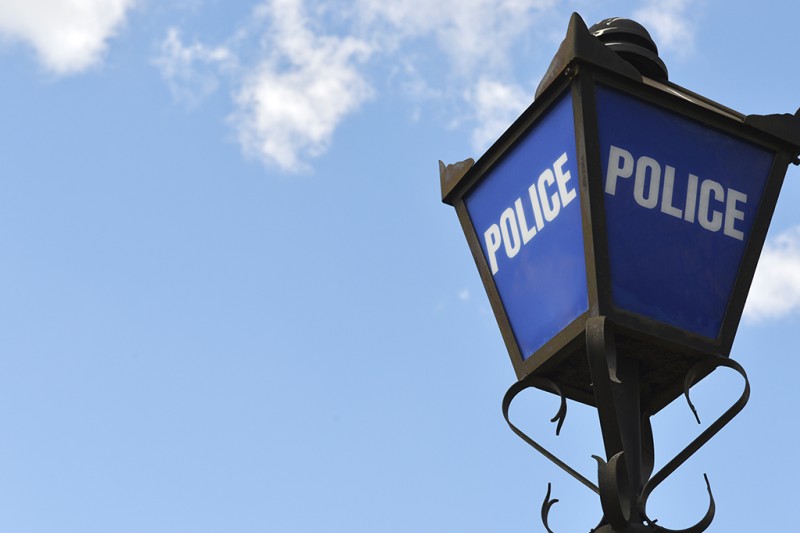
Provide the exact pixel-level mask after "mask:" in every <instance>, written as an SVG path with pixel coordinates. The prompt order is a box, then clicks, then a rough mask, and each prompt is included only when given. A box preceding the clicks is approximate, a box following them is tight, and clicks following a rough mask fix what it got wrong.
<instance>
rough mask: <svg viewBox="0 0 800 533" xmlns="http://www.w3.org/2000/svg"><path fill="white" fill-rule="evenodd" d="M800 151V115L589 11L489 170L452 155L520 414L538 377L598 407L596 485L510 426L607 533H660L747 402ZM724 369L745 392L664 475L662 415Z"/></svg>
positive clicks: (456, 195) (573, 25)
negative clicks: (664, 513)
mask: <svg viewBox="0 0 800 533" xmlns="http://www.w3.org/2000/svg"><path fill="white" fill-rule="evenodd" d="M799 153H800V117H798V116H796V115H769V116H761V115H743V114H741V113H738V112H736V111H734V110H732V109H729V108H727V107H725V106H722V105H720V104H718V103H716V102H713V101H711V100H709V99H707V98H705V97H703V96H700V95H698V94H696V93H694V92H692V91H690V90H688V89H685V88H683V87H681V86H679V85H676V84H675V83H672V82H671V81H669V79H668V72H667V68H666V66H665V65H664V63H663V62H662V61H661V59H660V58H659V57H658V50H657V47H656V45H655V43H654V42H653V40H652V38H651V37H650V35H649V33H648V32H647V30H645V29H644V28H643V27H642V26H641V25H639V24H637V23H636V22H633V21H631V20H627V19H607V20H604V21H602V22H601V23H599V24H596V25H595V26H593V27H592V28H591V29H589V28H587V27H586V25H585V24H584V22H583V20H582V19H581V18H580V17H579V16H578V15H577V14H574V15H573V16H572V18H571V20H570V24H569V28H568V31H567V35H566V38H565V39H564V41H563V43H562V44H561V46H560V48H559V50H558V52H557V53H556V55H555V57H554V59H553V61H552V63H551V65H550V67H549V68H548V71H547V73H546V75H545V77H544V79H543V80H542V82H541V84H540V86H539V88H538V89H537V91H536V97H535V99H534V101H533V103H532V104H531V105H530V107H529V108H528V109H527V110H526V111H525V112H524V113H523V114H522V115H521V116H520V117H519V118H518V119H517V120H516V121H515V122H514V123H513V124H512V125H511V126H510V127H509V128H508V130H507V131H506V132H505V133H503V135H502V136H501V137H500V138H499V139H498V141H497V142H496V143H495V144H494V145H493V146H492V147H491V148H489V150H488V151H487V152H486V153H485V154H484V155H483V156H482V157H481V158H480V159H479V160H478V161H477V162H475V163H474V164H472V161H471V160H470V161H467V162H463V163H461V164H458V165H450V166H445V165H443V164H440V171H441V172H440V175H441V188H442V199H443V201H444V202H445V203H447V204H449V205H452V206H453V207H455V210H456V213H457V215H458V219H459V220H460V222H461V226H462V228H463V231H464V235H465V236H466V239H467V243H468V244H469V247H470V250H471V251H472V256H473V258H474V260H475V264H476V266H477V268H478V271H479V273H480V276H481V279H482V281H483V284H484V287H485V289H486V293H487V295H488V297H489V301H490V302H491V306H492V309H493V311H494V315H495V318H496V319H497V323H498V325H499V327H500V331H501V333H502V338H503V340H504V343H505V347H506V349H507V351H508V354H509V356H510V358H511V362H512V365H513V367H514V370H515V372H516V376H517V379H518V381H517V383H515V384H514V385H513V386H512V387H511V389H509V391H508V394H507V395H506V397H505V399H504V402H503V409H504V414H505V415H506V419H507V420H508V406H509V405H510V403H511V401H512V400H513V398H514V396H515V395H516V394H517V393H518V392H520V391H521V390H522V389H524V388H527V387H537V388H540V389H544V390H547V391H550V392H554V393H556V394H559V395H560V396H561V397H562V405H563V410H564V412H565V409H566V403H565V402H566V400H567V399H571V400H575V401H579V402H582V403H585V404H588V405H591V406H594V407H596V408H597V410H598V415H599V417H600V421H601V428H602V432H603V441H604V445H605V457H597V459H598V479H597V481H596V482H595V481H593V480H589V479H586V478H584V477H583V476H581V475H580V474H578V473H577V472H575V471H574V470H573V469H571V468H570V467H569V466H568V465H566V464H565V463H563V462H561V461H560V460H559V459H558V458H557V457H555V455H553V454H552V453H550V452H549V451H548V450H545V449H544V448H542V447H541V446H540V445H539V444H538V443H536V442H535V441H533V439H531V438H530V437H529V436H527V435H525V434H523V433H522V432H521V431H519V430H518V429H517V428H516V426H514V425H513V424H512V423H511V421H510V420H508V422H509V425H510V426H511V428H512V429H513V430H514V431H515V432H516V433H517V434H519V435H520V436H521V437H523V438H524V439H526V441H527V442H528V443H529V444H531V445H532V446H534V447H535V448H536V449H537V450H539V451H540V452H542V453H544V454H545V455H546V456H547V457H548V458H550V459H551V460H553V461H555V462H556V464H558V465H559V466H561V467H562V468H563V469H564V470H566V471H567V472H568V473H569V474H571V475H573V476H574V477H576V478H577V479H578V480H579V481H580V482H582V483H583V484H584V485H586V486H587V487H588V488H590V489H591V490H594V491H595V492H597V493H598V494H599V496H600V500H601V504H602V509H603V518H602V519H601V522H600V525H599V526H598V529H596V531H598V532H611V531H645V530H647V531H652V530H653V529H652V528H653V527H655V526H652V525H653V524H655V521H654V520H650V518H649V517H648V516H647V512H646V501H647V496H649V494H650V492H652V490H653V489H654V488H655V486H656V485H658V484H659V483H660V482H661V481H663V479H664V478H665V477H666V476H668V475H669V474H670V473H671V472H672V471H674V469H675V468H677V466H679V464H681V463H682V462H683V461H685V460H686V459H687V458H688V456H689V455H691V454H692V453H694V451H696V449H697V448H699V447H700V446H702V444H704V443H705V441H707V440H708V439H710V438H711V437H712V436H713V434H714V433H716V432H717V431H719V429H720V428H721V427H722V425H724V424H725V423H727V421H729V420H730V419H731V418H733V416H735V414H736V413H738V412H739V411H740V410H741V408H743V407H744V403H746V401H747V397H748V395H749V385H748V384H747V383H746V375H745V373H744V370H742V369H741V367H740V366H739V365H738V364H737V363H735V362H734V361H732V360H731V359H730V358H729V354H730V350H731V345H732V344H733V340H734V336H735V334H736V330H737V327H738V324H739V320H740V318H741V315H742V309H743V307H744V304H745V300H746V298H747V293H748V290H749V288H750V284H751V281H752V279H753V274H754V272H755V268H756V264H757V262H758V257H759V254H760V252H761V249H762V247H763V244H764V239H765V237H766V234H767V229H768V227H769V223H770V219H771V217H772V213H773V210H774V208H775V204H776V202H777V199H778V194H779V192H780V189H781V184H782V181H783V178H784V175H785V174H786V171H787V168H788V165H789V164H790V163H792V162H794V163H798V159H797V156H798V154H799ZM719 366H726V367H730V368H733V369H734V370H736V371H738V372H739V373H740V374H741V375H742V377H743V378H744V379H745V392H744V393H743V394H742V396H741V397H740V400H739V401H738V402H737V403H736V404H734V405H733V406H732V407H731V409H729V411H728V412H726V414H725V415H723V417H722V419H721V420H719V421H717V423H716V424H715V425H712V427H710V428H709V429H710V430H712V431H706V432H704V433H703V434H701V435H700V437H698V440H696V441H694V442H693V443H692V444H690V446H689V447H687V449H686V450H684V452H682V454H679V456H678V457H676V459H675V460H673V461H671V462H670V463H668V464H667V466H666V467H665V469H666V470H663V469H662V471H660V472H657V473H655V474H653V466H652V463H653V461H652V450H653V446H652V431H651V430H650V422H649V419H650V417H651V416H652V415H654V414H656V413H657V412H658V411H659V410H661V409H662V408H663V407H664V406H666V405H667V404H669V403H670V402H671V401H673V400H674V399H675V398H677V397H678V396H680V395H682V394H684V393H685V394H686V397H687V398H689V389H690V388H691V386H692V385H694V384H695V383H696V382H698V381H699V380H701V379H702V378H703V377H704V376H706V375H707V374H709V373H710V372H711V371H713V370H714V369H716V368H717V367H719ZM559 414H563V413H561V412H560V413H559ZM557 418H558V417H557ZM561 421H563V420H561ZM561 421H560V422H561ZM560 422H559V426H560ZM708 490H709V494H711V492H710V487H709V489H708ZM549 496H550V495H549V491H548V495H547V497H546V498H545V503H544V505H543V509H542V516H543V518H544V520H545V526H546V527H547V529H548V531H550V529H549V526H548V525H547V512H546V511H547V510H549V506H550V505H552V503H548V502H552V501H551V500H550V499H549ZM711 501H712V504H711V505H710V507H709V513H707V515H706V517H704V519H703V520H702V521H701V522H700V523H699V524H698V526H696V529H694V530H691V531H703V530H704V529H705V528H706V527H707V526H708V524H710V521H711V519H712V518H713V512H714V505H713V497H712V500H711ZM706 522H707V523H706ZM657 527H658V529H660V530H663V531H668V530H667V529H665V528H664V527H662V526H660V525H659V526H657ZM642 528H649V529H642ZM687 531H688V530H687Z"/></svg>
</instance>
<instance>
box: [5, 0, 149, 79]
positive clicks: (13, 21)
mask: <svg viewBox="0 0 800 533" xmlns="http://www.w3.org/2000/svg"><path fill="white" fill-rule="evenodd" d="M135 3H136V0H72V1H69V2H65V1H64V0H24V1H21V0H0V35H2V36H3V37H5V38H6V39H7V40H10V41H12V42H13V41H20V42H23V43H25V44H27V45H29V46H31V47H33V49H34V50H35V51H36V55H37V56H38V58H39V61H40V62H41V64H42V65H43V66H44V67H45V68H46V69H47V70H48V71H50V72H52V73H54V74H56V75H68V74H74V73H77V72H81V71H84V70H86V69H87V68H89V67H91V66H92V65H95V64H97V63H98V62H99V61H100V60H101V59H102V57H103V54H104V53H105V51H106V48H107V42H108V40H109V39H110V38H111V37H113V36H114V35H115V34H116V33H117V32H118V31H119V29H120V28H121V27H122V25H123V24H124V22H125V17H126V15H127V13H128V11H129V10H130V9H131V8H132V7H133V6H134V4H135Z"/></svg>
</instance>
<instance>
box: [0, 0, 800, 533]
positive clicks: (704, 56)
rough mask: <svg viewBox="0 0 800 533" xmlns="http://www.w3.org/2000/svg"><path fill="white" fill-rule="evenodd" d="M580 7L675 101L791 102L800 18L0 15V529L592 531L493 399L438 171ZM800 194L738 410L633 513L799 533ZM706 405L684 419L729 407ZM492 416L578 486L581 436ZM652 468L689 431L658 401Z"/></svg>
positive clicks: (784, 202) (539, 65)
mask: <svg viewBox="0 0 800 533" xmlns="http://www.w3.org/2000/svg"><path fill="white" fill-rule="evenodd" d="M573 11H577V12H579V13H580V14H581V15H582V16H583V17H584V19H585V20H586V21H587V23H589V24H592V23H594V22H596V21H599V20H601V19H603V18H607V17H611V16H624V17H630V18H634V19H636V20H638V21H640V22H642V23H643V24H644V25H645V26H647V27H648V28H649V29H650V31H651V33H652V34H653V37H654V39H655V40H656V42H657V43H658V45H659V47H660V50H661V56H662V58H663V59H664V61H665V62H666V64H667V66H668V68H669V70H670V79H671V80H673V81H675V82H676V83H679V84H681V85H683V86H686V87H689V88H691V89H692V90H695V91H697V92H699V93H701V94H704V95H707V96H709V97H710V98H712V99H715V100H717V101H719V102H721V103H724V104H726V105H728V106H729V107H732V108H734V109H737V110H739V111H741V112H744V113H785V112H794V110H795V109H797V107H798V106H800V73H798V70H797V68H796V66H795V63H796V47H797V44H796V42H797V39H796V24H797V20H798V18H799V17H798V15H800V7H798V5H797V4H796V3H794V2H789V1H780V2H762V3H760V4H758V5H757V6H753V5H751V4H746V3H737V2H723V1H721V0H666V1H662V2H653V1H648V0H643V1H636V2H621V1H613V2H603V3H602V5H601V6H600V5H598V3H597V2H590V1H588V0H571V1H557V0H460V1H455V0H439V1H438V2H427V1H422V0H408V1H399V2H394V3H386V2H380V1H378V0H355V1H353V2H347V3H336V2H314V1H310V0H268V1H264V2H257V1H248V2H245V1H233V0H231V1H226V2H223V1H220V0H174V1H172V2H155V1H152V0H74V1H72V2H64V1H60V0H27V1H26V2H19V1H18V0H0V67H1V68H2V83H0V99H1V100H2V102H3V105H2V106H0V165H1V166H0V168H1V169H2V180H0V265H2V266H1V267H0V273H2V275H0V300H1V301H2V302H3V304H2V305H1V306H0V340H1V341H2V346H3V350H2V357H0V529H2V530H4V531H11V532H15V533H56V532H58V533H70V532H75V533H90V532H102V533H111V532H113V533H128V532H149V533H153V532H165V533H166V532H170V533H173V532H187V533H189V532H191V533H201V532H222V531H225V532H242V533H245V532H267V531H269V532H294V531H298V532H376V531H380V532H393V531H398V532H399V531H403V532H408V531H419V532H442V531H460V532H465V531H474V532H488V531H543V529H542V526H541V525H540V523H539V518H538V516H539V508H540V505H541V501H542V499H543V497H544V493H545V490H546V485H547V482H548V481H550V482H553V484H554V496H555V497H557V498H559V499H560V500H561V502H560V503H559V504H557V505H556V506H555V507H554V508H553V511H552V513H551V525H552V527H553V528H554V529H555V530H556V531H557V532H559V533H563V532H568V533H569V532H573V531H588V529H589V528H590V527H593V526H594V525H595V524H596V522H597V519H598V518H599V516H600V509H599V503H598V502H596V500H595V498H594V496H593V494H591V493H589V492H588V491H587V490H586V489H584V488H583V487H582V486H581V485H579V484H577V483H576V482H574V481H572V480H571V479H570V478H568V477H567V476H566V475H564V474H562V473H561V472H560V471H558V470H557V469H556V468H555V467H553V466H551V465H550V464H548V463H547V462H546V460H544V459H543V458H541V457H539V456H537V454H536V452H535V451H533V450H532V449H530V448H528V447H527V446H526V445H525V444H524V443H523V442H522V441H520V440H519V439H517V437H515V436H514V435H513V434H512V433H511V431H510V430H509V429H508V428H507V427H506V425H505V423H504V421H503V420H502V416H501V413H500V400H501V398H502V396H503V394H504V392H505V390H506V389H507V387H508V386H509V385H511V383H512V382H513V380H514V374H513V371H512V367H511V364H510V363H509V361H508V356H507V355H506V353H505V349H504V347H503V343H502V340H501V338H500V335H499V332H498V330H497V326H496V324H495V322H494V319H493V317H492V315H491V311H490V308H489V305H488V302H487V299H486V297H485V294H484V293H483V289H482V287H481V284H480V279H479V276H478V274H477V272H476V270H475V267H474V263H473V262H472V259H471V257H470V254H469V251H468V248H467V246H466V243H465V241H464V237H463V234H462V233H461V229H460V228H459V226H458V223H457V220H456V216H455V214H454V212H453V211H452V209H451V208H449V207H448V206H445V205H442V204H441V203H440V191H439V176H438V163H437V161H438V160H439V159H442V160H444V161H446V162H454V161H458V160H462V159H465V158H466V157H470V156H471V157H477V156H479V155H480V154H481V153H482V152H483V151H484V150H485V149H486V148H487V147H488V146H489V145H490V144H491V142H492V141H493V140H494V139H495V138H496V137H497V135H499V133H500V132H502V131H503V130H504V129H505V128H506V127H507V126H508V125H509V124H510V123H511V121H512V120H513V119H514V118H515V117H516V116H517V115H518V114H519V113H520V112H521V111H522V110H523V109H524V108H525V107H526V106H527V105H528V104H529V103H530V102H531V101H532V95H533V93H534V90H535V87H536V85H537V84H538V82H539V79H540V78H541V76H542V75H543V73H544V71H545V69H546V67H547V65H548V63H549V61H550V59H551V57H552V55H553V54H554V53H555V51H556V49H557V47H558V44H559V42H560V40H561V39H562V38H563V35H564V33H565V31H566V27H567V22H568V20H569V15H570V14H571V13H572V12H573ZM798 181H800V172H798V168H797V167H791V168H790V170H789V173H788V175H787V180H786V184H785V186H784V190H783V192H782V195H781V198H780V201H779V205H778V208H777V211H776V213H775V217H774V221H773V226H772V228H771V230H770V236H769V239H768V242H767V246H766V248H765V251H764V254H763V257H762V263H761V265H760V267H759V272H758V274H757V279H756V282H755V284H754V287H753V291H752V293H751V297H750V299H749V301H748V306H747V309H746V317H745V320H744V321H743V325H742V326H741V328H740V330H739V333H738V336H737V340H736V343H735V345H734V349H733V353H732V357H733V358H735V359H736V360H738V361H739V362H741V363H742V365H743V366H744V367H745V368H746V369H747V371H748V373H749V375H750V378H751V382H752V387H753V391H752V397H751V401H750V403H749V405H748V406H747V407H746V409H745V411H744V412H743V413H742V414H741V415H740V416H739V417H738V418H737V419H735V420H734V422H733V423H731V425H730V426H728V427H727V428H726V429H725V430H724V431H723V432H722V433H721V434H720V435H719V436H718V437H716V438H715V439H714V440H713V441H712V442H711V443H710V444H709V445H708V446H707V447H706V448H705V449H704V450H703V451H702V452H700V453H699V454H698V455H697V456H696V457H695V458H694V459H692V460H691V461H690V462H689V463H687V465H685V467H684V468H683V469H682V470H681V471H679V473H677V474H676V475H675V477H674V478H671V479H670V480H669V481H667V482H666V483H665V484H664V485H663V486H662V487H661V488H660V489H659V490H658V491H657V492H656V493H655V494H654V495H653V497H652V500H651V502H652V503H651V507H650V510H651V511H652V513H651V514H652V515H653V516H655V517H657V518H660V523H661V524H663V525H665V526H667V527H672V528H680V527H686V526H688V525H690V524H691V523H693V522H694V521H695V520H696V519H699V518H700V516H702V513H703V512H704V510H705V505H706V495H705V486H704V484H703V481H702V473H703V472H707V473H708V475H709V478H710V480H711V484H712V488H713V489H714V494H715V496H716V498H717V507H718V512H717V518H716V520H715V522H714V525H713V526H712V528H711V531H726V532H728V531H770V530H778V529H780V528H781V526H785V525H786V524H787V523H789V520H790V518H789V516H790V513H791V510H792V509H793V506H794V505H796V503H795V502H796V501H797V499H798V496H800V489H798V488H797V486H796V484H795V483H794V482H793V481H794V480H793V476H795V475H796V474H797V473H800V462H799V461H800V459H798V456H797V453H796V442H797V440H798V431H797V425H796V424H795V414H796V413H797V412H798V410H799V409H800V398H798V396H797V395H796V390H797V384H796V373H798V372H800V363H798V358H797V342H796V338H795V337H794V335H793V333H794V332H796V331H797V328H798V326H800V314H798V307H800V217H798V213H797V209H796V207H795V206H796V205H798V203H800V184H798ZM719 374H720V376H716V377H713V378H711V379H708V380H706V381H705V382H703V383H702V384H700V385H699V386H698V388H697V389H698V390H697V394H696V398H697V405H698V407H699V409H700V414H701V417H702V418H703V420H704V422H708V421H710V420H712V417H713V415H714V414H715V413H719V412H721V411H722V409H724V408H725V402H726V401H729V400H732V399H735V398H736V397H738V394H739V390H740V386H741V385H740V384H739V382H738V381H737V380H736V379H735V377H733V376H729V375H727V374H726V373H725V372H724V371H720V372H719ZM556 407H557V406H556V402H555V400H554V399H553V398H551V397H549V396H547V395H545V394H544V393H542V394H539V395H537V394H531V395H530V397H527V396H526V397H523V398H521V399H520V401H519V402H518V404H515V405H514V409H513V411H512V416H514V417H515V419H517V420H520V421H521V422H520V425H522V426H524V427H526V428H528V429H529V430H530V431H531V433H534V434H536V435H542V440H543V441H544V442H545V443H546V444H547V445H548V446H550V447H552V448H553V449H554V450H558V451H559V452H560V453H561V454H562V455H563V456H565V458H567V459H568V460H569V461H570V462H571V463H572V464H574V465H575V466H576V467H577V468H578V469H580V470H581V471H583V472H585V473H586V474H587V475H589V476H592V477H594V461H593V460H592V459H591V458H590V456H591V454H596V453H600V452H601V451H602V445H601V443H600V437H599V428H598V424H597V422H596V421H595V417H594V415H593V413H592V412H590V411H589V410H588V409H585V408H582V407H581V406H579V405H571V406H570V409H571V410H570V414H569V417H568V419H567V421H566V424H565V426H564V431H563V432H562V435H561V437H559V438H558V439H557V440H556V439H555V437H553V436H552V435H551V433H552V428H551V427H550V426H549V425H548V424H547V422H546V421H547V419H549V417H550V416H552V414H553V413H554V412H555V410H556ZM654 424H655V431H656V450H657V461H658V462H659V463H660V464H663V463H664V462H665V461H666V460H667V459H668V458H669V457H670V453H674V452H675V451H677V450H678V449H679V448H680V447H681V446H682V444H683V443H686V442H688V440H689V438H690V436H691V435H694V434H695V433H694V432H696V431H698V428H697V426H696V424H695V423H694V421H693V417H692V415H691V412H690V411H689V409H688V408H687V407H686V405H685V404H682V403H680V402H675V404H674V405H671V406H669V407H668V408H667V409H665V410H664V411H663V412H662V413H661V414H659V416H658V417H657V418H656V419H655V421H654Z"/></svg>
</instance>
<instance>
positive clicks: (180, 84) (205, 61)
mask: <svg viewBox="0 0 800 533" xmlns="http://www.w3.org/2000/svg"><path fill="white" fill-rule="evenodd" d="M236 62H237V58H236V56H235V55H234V54H233V53H232V52H231V51H230V50H229V49H228V48H227V47H225V46H216V47H208V46H205V45H203V44H200V43H197V42H195V43H193V44H190V45H186V44H184V43H183V41H182V39H181V35H180V31H179V30H178V29H177V28H170V29H169V30H168V31H167V36H166V37H165V38H164V40H163V41H162V42H161V45H160V47H159V55H158V56H157V57H156V59H155V61H154V63H155V64H156V66H157V67H158V68H159V70H160V71H161V75H162V76H163V77H164V80H165V81H166V82H167V85H168V86H169V89H170V91H171V92H172V96H173V97H174V98H175V99H176V100H179V101H182V102H185V103H186V104H188V105H190V106H194V105H197V104H199V103H200V101H201V100H203V98H205V97H206V96H208V95H210V94H211V93H213V92H214V91H215V90H216V89H217V86H218V85H219V80H218V77H219V76H218V73H219V71H220V69H222V70H226V69H232V68H234V67H235V64H236Z"/></svg>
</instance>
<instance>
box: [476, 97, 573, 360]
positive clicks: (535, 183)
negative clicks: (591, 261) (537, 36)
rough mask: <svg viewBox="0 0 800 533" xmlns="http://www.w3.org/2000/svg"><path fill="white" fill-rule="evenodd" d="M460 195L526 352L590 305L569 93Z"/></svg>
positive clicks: (504, 304)
mask: <svg viewBox="0 0 800 533" xmlns="http://www.w3.org/2000/svg"><path fill="white" fill-rule="evenodd" d="M465 203H466V206H467V211H468V213H469V215H470V218H471V219H472V223H473V225H474V227H475V231H476V233H477V235H478V239H479V240H480V242H481V248H482V249H483V253H484V256H485V257H486V261H487V263H488V264H489V267H490V269H491V270H492V274H493V276H494V282H495V285H496V286H497V291H498V292H499V294H500V299H501V300H502V302H503V306H504V308H505V311H506V314H507V315H508V319H509V321H510V323H511V328H512V330H513V331H514V335H515V337H516V340H517V344H518V345H519V349H520V351H521V353H522V357H523V359H527V358H528V357H529V356H530V355H531V354H532V353H533V352H535V351H536V350H538V349H539V348H541V347H542V346H543V345H544V344H545V343H546V342H547V341H549V340H550V339H552V338H553V337H554V336H555V335H556V334H557V333H559V332H560V331H561V330H562V329H564V328H565V327H566V326H568V325H569V324H570V323H571V322H572V321H573V320H575V318H577V317H578V316H580V315H581V314H582V313H584V312H585V311H586V310H587V309H588V307H589V303H588V295H587V288H586V264H585V260H584V250H583V234H582V231H581V208H580V187H579V182H578V167H577V161H576V155H575V126H574V119H573V113H572V100H571V98H570V95H569V93H567V94H565V95H564V96H563V97H561V99H560V100H559V101H558V102H557V103H556V104H555V105H554V106H553V107H552V108H551V109H550V110H549V111H548V112H547V114H546V115H544V116H543V117H541V118H540V120H539V121H538V122H537V124H536V125H535V126H534V127H533V128H532V129H531V130H530V131H528V132H527V133H526V134H525V136H524V138H523V139H522V140H521V141H519V142H518V143H517V144H516V146H515V147H514V148H512V149H511V150H510V151H509V152H508V153H506V155H505V156H504V157H503V159H502V160H501V161H500V162H499V163H498V164H496V165H495V166H494V167H493V168H492V169H491V170H490V171H489V172H488V173H487V175H486V176H485V177H484V178H483V180H482V181H481V182H480V184H478V185H477V186H476V187H475V188H474V189H473V190H472V191H471V192H470V193H469V194H468V195H467V196H466V198H465Z"/></svg>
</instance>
